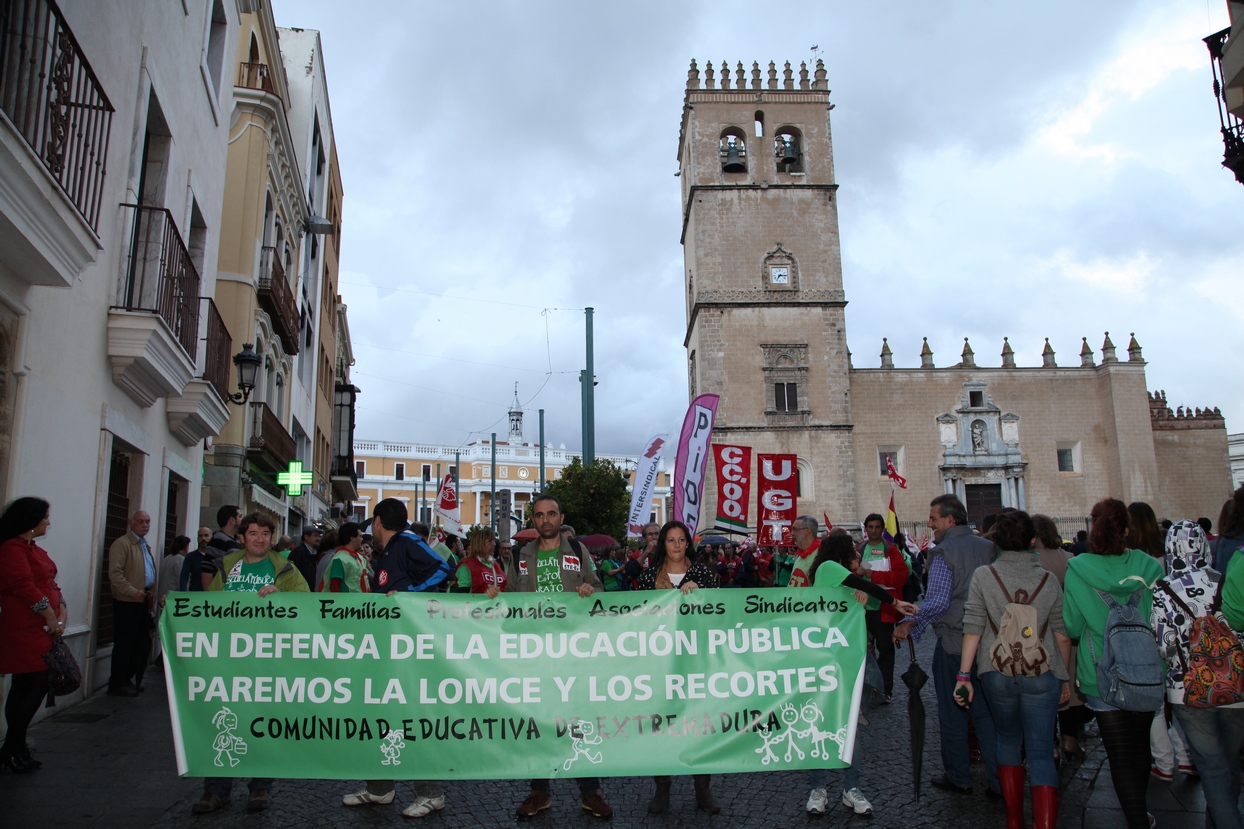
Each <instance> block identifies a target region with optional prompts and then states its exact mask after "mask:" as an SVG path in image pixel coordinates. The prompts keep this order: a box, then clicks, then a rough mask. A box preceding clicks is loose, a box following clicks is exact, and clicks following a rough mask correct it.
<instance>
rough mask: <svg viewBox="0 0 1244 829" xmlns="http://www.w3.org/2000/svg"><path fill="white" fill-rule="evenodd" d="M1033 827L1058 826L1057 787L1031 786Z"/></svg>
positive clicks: (1036, 828) (1051, 828)
mask: <svg viewBox="0 0 1244 829" xmlns="http://www.w3.org/2000/svg"><path fill="white" fill-rule="evenodd" d="M1032 826H1033V829H1055V827H1057V826H1058V787H1057V786H1033V787H1032Z"/></svg>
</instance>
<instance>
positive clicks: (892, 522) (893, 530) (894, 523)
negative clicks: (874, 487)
mask: <svg viewBox="0 0 1244 829" xmlns="http://www.w3.org/2000/svg"><path fill="white" fill-rule="evenodd" d="M896 535H898V516H897V515H895V513H894V493H893V492H891V493H890V507H889V509H887V510H886V511H885V533H884V537H885V540H886V541H888V542H889V543H891V544H893V543H894V536H896Z"/></svg>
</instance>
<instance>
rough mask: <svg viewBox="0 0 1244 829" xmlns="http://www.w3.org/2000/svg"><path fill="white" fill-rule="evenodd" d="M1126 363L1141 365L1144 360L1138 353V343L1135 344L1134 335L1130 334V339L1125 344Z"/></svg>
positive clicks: (1133, 333)
mask: <svg viewBox="0 0 1244 829" xmlns="http://www.w3.org/2000/svg"><path fill="white" fill-rule="evenodd" d="M1127 361H1128V362H1129V363H1143V362H1144V361H1145V358H1144V357H1143V356H1142V355H1141V353H1140V343H1138V342H1136V333H1135V332H1132V339H1131V340H1130V341H1129V342H1128V344H1127Z"/></svg>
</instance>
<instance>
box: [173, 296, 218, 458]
mask: <svg viewBox="0 0 1244 829" xmlns="http://www.w3.org/2000/svg"><path fill="white" fill-rule="evenodd" d="M199 301H200V302H201V303H202V304H204V305H205V308H204V312H203V313H202V314H201V318H202V320H201V325H202V328H203V337H202V342H203V346H202V348H201V349H200V359H201V360H202V366H203V369H202V371H201V372H200V373H199V376H198V378H196V379H194V380H191V381H190V382H189V383H187V384H186V387H185V388H184V389H183V390H182V393H181V395H180V396H179V397H172V398H169V401H168V403H167V404H166V407H165V408H166V411H167V414H168V428H169V431H170V432H172V433H173V434H174V435H176V436H177V437H178V439H180V440H181V442H182V443H184V444H185V445H186V446H195V445H197V444H199V443H201V442H202V441H203V439H204V438H208V437H215V436H216V435H219V434H220V430H221V429H223V428H224V426H225V424H226V423H228V422H229V402H228V401H229V362H230V355H231V353H232V351H233V338H232V337H231V336H229V329H228V328H226V327H225V321H224V319H222V318H221V316H220V311H218V310H217V309H216V303H215V302H213V301H212V300H211V299H210V298H208V297H201V298H200V300H199Z"/></svg>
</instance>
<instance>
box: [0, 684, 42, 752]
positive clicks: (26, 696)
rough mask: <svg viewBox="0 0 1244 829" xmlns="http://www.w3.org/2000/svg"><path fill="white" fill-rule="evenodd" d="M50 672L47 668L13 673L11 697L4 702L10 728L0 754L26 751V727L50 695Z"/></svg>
mask: <svg viewBox="0 0 1244 829" xmlns="http://www.w3.org/2000/svg"><path fill="white" fill-rule="evenodd" d="M50 674H51V671H46V670H45V671H31V672H30V673H27V674H13V678H12V680H10V682H9V699H8V701H7V702H6V703H5V704H4V721H5V722H6V723H7V724H8V727H9V730H8V732H6V734H5V736H4V747H3V748H0V755H3V756H5V757H11V756H12V755H14V754H20V753H21V752H23V751H25V749H26V729H27V728H29V727H30V721H31V720H33V719H34V718H35V713H36V712H38V710H39V706H40V705H42V704H43V698H44V697H46V696H47V695H48V684H49V675H50Z"/></svg>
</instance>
